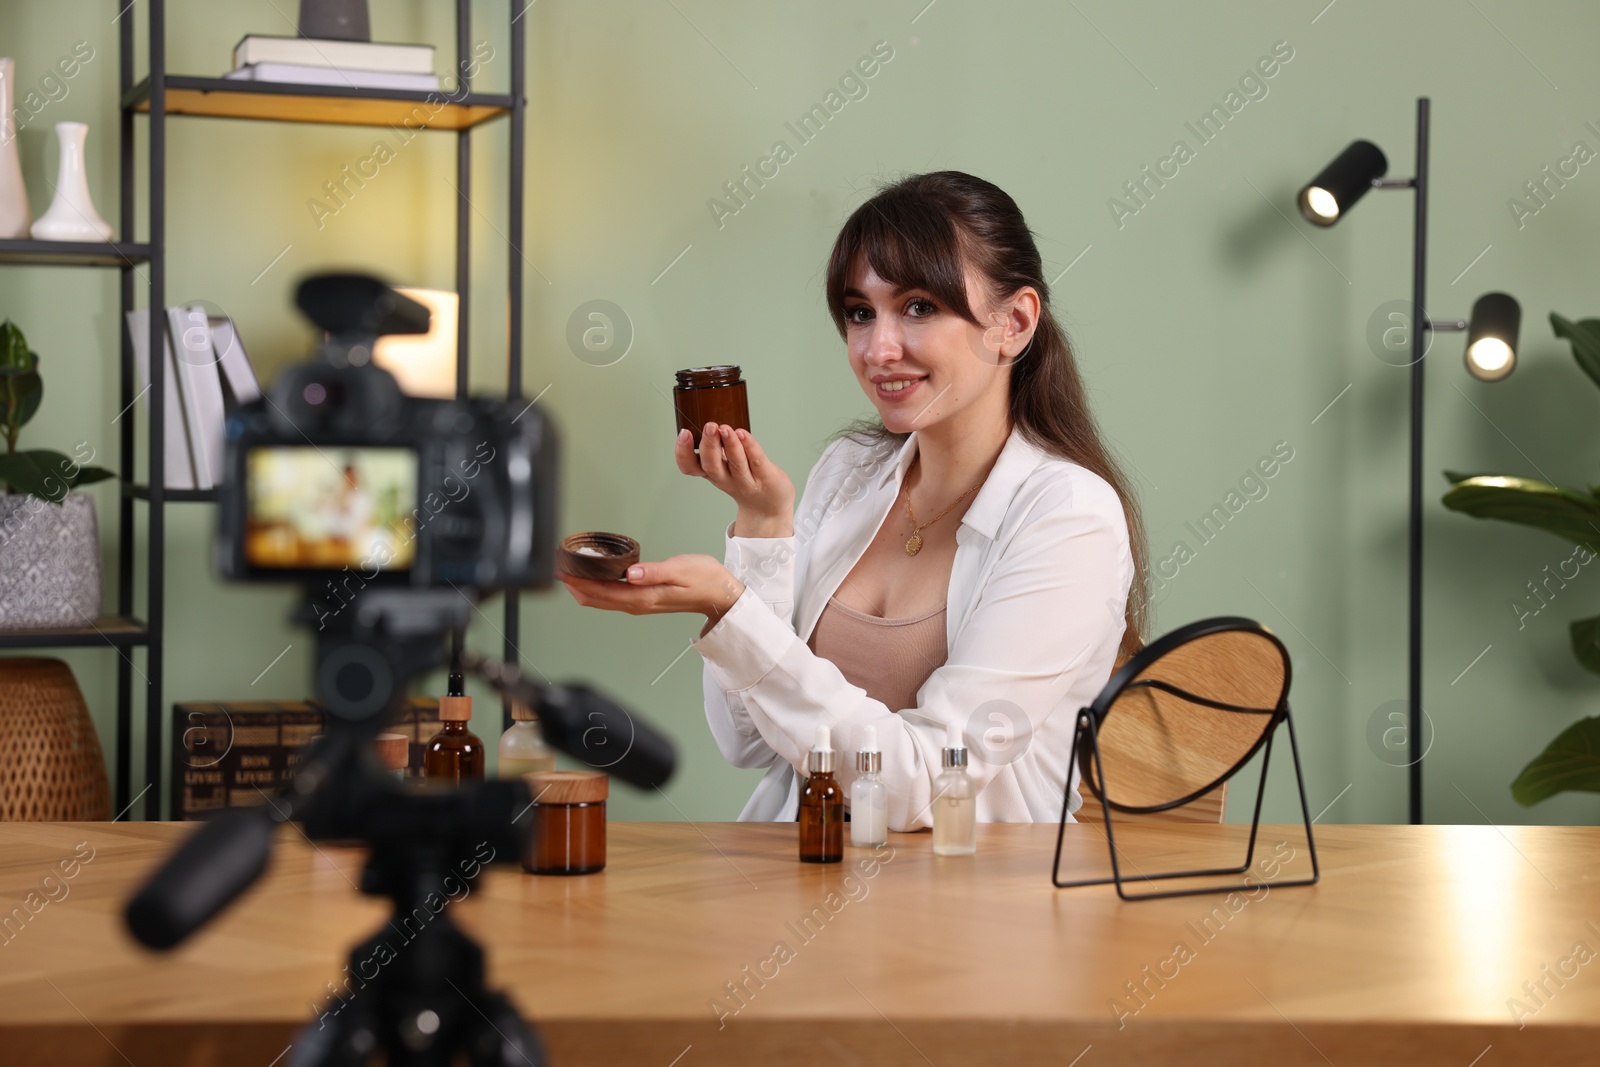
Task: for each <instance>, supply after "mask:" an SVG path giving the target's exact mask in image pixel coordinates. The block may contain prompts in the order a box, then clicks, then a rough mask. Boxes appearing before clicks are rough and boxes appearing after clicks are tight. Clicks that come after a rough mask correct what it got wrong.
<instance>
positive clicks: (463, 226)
mask: <svg viewBox="0 0 1600 1067" xmlns="http://www.w3.org/2000/svg"><path fill="white" fill-rule="evenodd" d="M528 3H529V0H509V4H508V6H509V8H510V22H509V32H510V43H509V44H510V51H511V75H510V92H509V93H506V94H494V93H474V92H472V91H471V82H470V79H468V78H467V76H466V73H465V71H466V68H467V65H468V64H469V61H470V59H471V56H470V54H469V47H470V44H471V36H472V16H471V6H470V0H456V20H455V21H456V65H455V71H456V75H457V78H458V79H459V80H458V83H457V84H458V88H457V90H456V91H453V92H452V93H450V94H449V96H448V97H445V96H443V94H442V93H428V92H409V91H396V90H381V89H351V88H348V87H341V86H312V85H281V84H274V83H269V82H242V81H229V80H227V79H223V78H202V77H190V76H185V75H176V74H169V73H168V72H167V69H166V3H165V0H148V2H147V3H146V4H144V5H140V6H142V7H144V8H145V10H146V12H147V29H148V35H149V36H148V60H149V61H148V67H149V74H148V75H147V76H146V77H145V78H144V79H142V80H140V81H138V82H137V83H136V82H135V81H134V33H135V25H134V24H135V21H136V19H135V16H134V15H133V13H132V11H131V9H129V8H128V7H125V6H124V3H123V0H113V3H112V5H111V6H112V8H113V10H114V11H120V12H121V16H120V17H119V18H117V19H116V20H115V21H116V22H117V24H118V34H119V42H118V45H119V48H118V52H119V67H120V74H119V79H118V85H119V90H120V105H121V106H120V112H121V114H120V121H119V130H118V141H119V181H118V187H119V203H118V207H119V216H118V229H119V231H120V233H121V234H122V237H123V239H122V240H119V241H112V242H108V243H88V242H75V241H33V240H20V239H9V240H0V264H25V265H35V266H68V267H109V268H116V269H117V270H118V271H119V272H120V274H121V311H122V315H121V316H119V318H118V331H117V332H118V336H119V337H120V339H121V359H120V362H119V378H120V391H119V394H118V405H119V407H120V408H121V409H122V410H127V409H128V408H129V407H131V406H132V404H133V403H134V401H135V399H136V397H135V395H134V387H133V383H134V359H133V346H132V341H131V340H130V339H129V337H128V335H127V331H126V329H123V328H122V327H121V323H122V322H123V321H125V316H126V313H127V312H128V311H130V310H132V309H133V307H134V296H135V286H134V283H135V281H136V278H135V274H134V272H135V269H136V268H138V267H139V266H142V265H146V264H148V266H149V273H150V281H149V291H148V298H147V306H149V307H151V308H162V307H164V306H165V301H166V263H167V247H166V123H167V118H168V117H169V116H180V115H181V116H192V117H204V118H222V119H248V120H254V121H269V122H308V123H320V124H335V125H351V126H387V125H390V124H391V123H399V122H405V121H407V120H411V121H412V122H416V120H417V116H418V114H419V110H418V108H419V105H423V104H427V105H428V106H429V108H430V109H432V110H431V112H429V113H424V117H425V119H426V121H424V122H420V123H416V125H414V126H413V128H416V129H429V130H437V131H447V132H453V133H455V135H456V189H457V192H458V195H457V197H456V213H455V221H456V264H455V274H456V292H457V293H458V294H459V299H460V315H459V316H458V326H457V337H456V346H457V347H456V352H457V359H456V392H457V394H458V395H461V396H465V395H466V393H467V390H468V376H469V369H470V363H471V361H470V358H469V353H470V350H469V348H468V340H469V336H470V322H471V215H472V205H471V204H470V202H469V201H468V199H467V197H468V195H469V193H470V190H471V188H472V151H471V148H472V131H473V130H474V128H476V127H477V126H479V125H481V124H483V123H484V122H487V121H490V120H492V119H496V118H500V117H502V116H504V117H505V118H507V119H508V121H509V122H510V123H511V131H510V141H511V149H510V157H511V158H510V173H509V176H508V178H509V181H508V187H507V199H508V201H509V205H508V213H509V218H508V230H509V232H508V242H509V244H510V248H509V249H508V268H507V282H508V284H507V294H506V299H507V301H508V304H509V307H508V310H509V315H508V320H509V322H508V335H507V339H506V340H507V355H506V372H507V373H506V377H507V382H506V389H507V395H508V396H509V397H511V398H513V399H515V398H518V397H520V396H521V395H522V253H521V248H520V245H521V242H522V232H523V197H522V190H523V152H524V145H525V141H524V133H525V124H526V112H527V100H526V98H525V94H524V84H525V80H526V53H525V46H524V41H523V36H522V29H521V27H520V26H519V25H518V23H519V21H520V20H521V17H522V15H523V13H524V11H525V10H526V9H527V6H528ZM462 90H465V92H464V94H463V95H461V96H460V98H459V99H453V98H454V97H456V95H457V94H458V93H461V91H462ZM441 99H449V100H450V102H448V103H445V104H444V106H443V107H439V108H435V107H434V105H435V104H436V103H438V102H439V100H441ZM139 115H144V116H146V126H147V130H146V134H147V136H148V138H149V158H148V168H149V173H148V175H147V176H146V180H147V184H148V189H147V190H146V192H147V195H148V197H149V220H148V226H147V235H146V237H145V240H144V241H142V242H140V241H136V240H134V239H133V230H134V208H135V197H136V194H137V189H136V187H135V179H136V175H135V173H134V170H135V167H134V147H135V143H136V142H135V134H136V128H135V119H136V117H138V116H139ZM165 331H166V316H164V315H159V314H152V315H151V316H150V338H149V344H150V349H149V350H150V351H151V352H152V353H159V352H162V351H164V350H165V349H164V344H165ZM164 369H165V368H164V361H163V360H161V359H159V358H154V359H151V360H150V385H149V394H150V396H149V403H148V410H149V419H148V423H149V425H148V440H147V447H148V448H149V450H150V453H149V464H148V472H149V483H148V484H147V485H140V484H136V483H135V481H134V456H135V451H134V450H135V447H136V441H135V434H134V428H133V419H131V418H129V419H126V420H123V421H121V424H120V437H119V442H118V444H119V452H120V457H121V458H120V466H119V474H120V476H121V479H122V482H121V484H122V493H121V496H120V499H119V500H118V507H117V593H116V603H117V610H116V613H115V614H114V615H105V616H102V617H101V618H100V619H98V620H97V621H96V622H95V624H94V625H92V626H85V627H74V628H71V629H63V630H24V631H11V632H7V633H0V649H11V648H18V649H20V648H64V647H108V648H112V649H115V650H117V652H118V657H117V726H116V767H115V772H116V773H115V778H116V782H115V798H116V799H115V809H116V810H117V811H118V812H120V811H123V810H124V809H126V808H127V807H128V806H129V803H130V794H131V784H132V782H133V746H132V741H133V728H134V725H133V697H134V674H135V667H134V663H133V659H132V652H133V650H134V649H136V648H141V647H142V648H144V649H145V669H144V670H143V671H142V672H139V675H140V679H141V680H142V681H143V682H144V731H145V773H144V777H145V780H146V782H147V783H149V784H148V786H147V787H146V788H147V789H148V790H149V792H148V793H144V794H143V796H144V797H145V800H144V804H143V808H142V812H141V814H142V815H143V817H144V818H145V819H154V818H157V817H160V816H161V815H162V814H164V813H165V812H167V811H168V810H169V809H168V806H167V805H168V804H169V803H170V801H171V799H172V798H165V797H164V796H163V783H165V782H166V781H167V777H166V775H165V774H164V773H163V766H162V765H163V761H164V757H165V756H166V753H167V743H166V739H165V738H164V736H163V734H164V730H163V726H164V723H165V722H166V715H165V713H164V710H163V707H162V682H163V672H162V666H163V659H164V656H165V651H166V649H165V644H164V637H163V629H164V626H163V624H164V620H165V613H166V604H165V598H164V595H163V587H164V580H165V564H166V543H165V515H164V508H165V506H166V505H167V504H169V503H188V502H211V501H215V500H216V497H217V494H216V492H215V490H209V489H190V490H180V489H168V488H165V486H164V482H165V471H164V470H163V466H164V463H163V459H164V452H165V449H164V446H163V442H164V440H165V426H164V422H165V418H166V416H167V413H166V412H164V411H163V410H162V409H163V406H164V405H163V402H162V401H163V399H164V397H165V395H166V393H165V391H164V386H165V383H164V380H163V379H164ZM140 501H142V502H144V504H145V506H146V507H148V509H149V522H148V529H147V532H146V539H145V545H144V551H145V561H146V586H147V589H146V594H145V601H146V602H145V605H144V608H145V610H144V614H143V616H142V617H139V616H136V615H135V614H134V610H135V604H134V589H133V575H134V562H135V558H136V556H135V545H134V519H135V506H136V503H137V502H140ZM518 618H519V616H518V599H517V597H516V596H515V594H508V595H507V597H506V603H505V623H504V637H505V650H504V655H505V658H506V659H507V661H510V662H516V661H517V660H518V659H520V656H519V654H518V651H517V639H518V625H517V623H518Z"/></svg>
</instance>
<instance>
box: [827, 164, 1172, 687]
mask: <svg viewBox="0 0 1600 1067" xmlns="http://www.w3.org/2000/svg"><path fill="white" fill-rule="evenodd" d="M863 254H864V255H865V256H866V261H867V263H868V264H870V265H871V267H872V269H873V270H874V271H876V272H877V273H878V276H879V277H881V278H883V279H884V280H885V281H888V282H890V283H892V284H894V285H896V286H899V287H901V288H905V289H925V290H927V291H928V292H929V293H932V294H933V296H934V297H935V298H936V299H938V300H940V301H942V302H943V304H944V305H945V306H946V307H948V308H950V309H951V310H953V311H955V312H957V313H958V314H960V315H961V317H962V318H964V319H966V320H968V321H969V322H971V323H973V324H974V325H976V326H979V327H984V328H987V327H989V326H991V325H993V324H991V323H984V322H980V321H979V320H978V317H977V316H976V315H975V314H974V313H973V311H972V308H971V307H970V306H969V305H968V303H967V289H966V274H965V271H966V269H967V268H968V267H969V266H970V268H971V269H972V270H973V271H975V272H976V273H977V276H978V277H979V278H981V279H982V281H983V282H984V283H985V284H986V285H987V287H988V290H989V296H990V298H991V300H992V301H993V302H994V303H995V304H999V303H1001V302H1003V301H1005V300H1007V299H1008V298H1010V297H1011V296H1013V295H1015V294H1016V293H1017V292H1018V291H1019V290H1020V289H1021V288H1022V287H1023V286H1026V285H1031V286H1033V288H1034V289H1035V290H1037V291H1038V293H1039V300H1040V305H1041V306H1040V310H1039V322H1038V326H1037V328H1036V329H1035V331H1034V335H1033V340H1032V341H1031V343H1030V346H1029V348H1028V349H1026V350H1025V354H1024V355H1023V357H1022V358H1020V359H1018V360H1016V361H1015V362H1014V363H1013V364H1012V366H1011V386H1010V417H1011V421H1012V424H1013V425H1014V426H1016V427H1018V428H1019V429H1020V430H1021V432H1022V434H1023V436H1024V437H1025V438H1026V439H1027V440H1028V441H1029V442H1031V443H1032V444H1034V445H1035V446H1037V447H1038V448H1041V449H1043V450H1044V451H1046V452H1049V453H1051V454H1053V455H1056V456H1060V457H1062V458H1063V459H1068V460H1071V461H1072V462H1074V463H1077V464H1079V465H1080V466H1083V467H1085V468H1087V469H1088V470H1091V471H1093V472H1094V473H1095V474H1098V475H1099V476H1100V477H1102V478H1104V479H1105V480H1106V481H1107V482H1109V483H1110V484H1111V487H1112V488H1113V489H1115V490H1116V492H1117V496H1118V497H1119V498H1120V499H1121V501H1122V510H1123V515H1124V517H1125V519H1126V521H1127V526H1128V539H1129V542H1130V544H1129V548H1130V550H1131V552H1132V555H1133V582H1132V585H1131V587H1130V588H1129V590H1128V603H1127V609H1126V612H1125V615H1124V620H1125V622H1126V628H1125V630H1124V632H1123V636H1122V646H1121V648H1120V650H1119V652H1118V655H1117V663H1118V664H1119V665H1120V664H1121V663H1123V662H1124V661H1126V659H1127V658H1128V657H1129V656H1131V655H1133V654H1134V653H1135V652H1137V651H1139V650H1140V649H1141V648H1143V647H1144V645H1145V633H1146V627H1147V625H1148V620H1149V586H1148V578H1147V568H1148V556H1149V553H1148V549H1147V544H1146V537H1145V529H1144V520H1143V518H1142V516H1141V514H1140V510H1139V501H1138V499H1137V498H1136V497H1135V496H1134V495H1133V492H1132V490H1131V488H1130V482H1129V480H1128V478H1127V477H1126V476H1125V475H1124V474H1123V472H1122V469H1121V467H1120V466H1119V465H1118V464H1117V462H1116V460H1114V459H1113V458H1112V456H1111V454H1110V452H1109V451H1108V450H1107V448H1106V446H1105V444H1104V443H1103V442H1102V441H1101V439H1100V433H1099V430H1098V428H1097V427H1096V426H1095V421H1094V416H1093V414H1092V413H1091V412H1090V410H1089V400H1088V397H1087V395H1086V394H1085V392H1084V388H1083V379H1082V378H1081V377H1080V376H1079V374H1078V364H1077V360H1076V359H1075V358H1074V357H1073V354H1072V346H1071V345H1070V344H1069V343H1068V341H1067V337H1066V334H1065V332H1064V331H1063V330H1062V329H1061V325H1060V324H1059V323H1058V322H1057V321H1056V319H1055V315H1054V314H1053V313H1052V312H1051V310H1050V286H1049V284H1048V283H1046V281H1045V279H1044V266H1043V264H1042V262H1041V261H1040V258H1039V249H1038V247H1037V246H1036V245H1035V244H1034V239H1033V233H1032V231H1030V230H1029V229H1028V224H1027V223H1026V222H1025V221H1024V220H1023V217H1022V212H1021V211H1020V210H1019V209H1018V208H1017V204H1016V201H1014V200H1012V199H1011V197H1010V196H1008V195H1006V193H1005V192H1004V191H1003V190H1001V189H1000V188H999V187H998V186H995V185H993V184H991V183H990V182H986V181H984V180H983V179H982V178H977V177H974V176H972V175H971V174H965V173H962V172H961V171H958V170H943V171H937V172H934V173H931V174H916V175H912V176H911V177H909V178H905V179H902V180H900V181H898V182H895V183H894V184H892V185H888V186H885V187H883V188H881V189H880V190H879V191H878V193H877V194H876V195H874V196H873V197H872V198H871V199H869V200H868V201H867V202H866V203H864V204H862V205H861V206H860V207H858V208H857V209H856V210H855V212H854V213H853V214H852V215H851V216H850V218H849V220H848V221H846V222H845V224H844V229H842V230H841V231H840V232H839V238H838V240H837V241H835V242H834V246H833V254H832V255H831V256H830V257H829V259H828V277H827V300H828V312H829V314H830V315H832V316H833V322H834V326H835V327H837V328H838V330H839V336H841V337H843V336H844V335H845V328H846V323H845V307H844V290H845V287H846V286H847V285H848V283H849V272H850V268H851V264H853V263H854V262H855V260H856V257H857V256H858V255H863ZM846 435H851V436H857V437H865V438H867V439H869V440H879V441H882V440H893V441H896V442H904V441H905V440H906V438H907V437H909V436H910V435H909V434H896V433H891V432H890V431H889V430H888V428H887V427H885V426H884V425H883V422H882V420H881V419H868V420H858V421H857V422H853V423H851V424H850V425H849V426H846V427H845V428H844V429H843V430H841V431H839V432H838V433H836V434H834V435H833V437H834V438H838V437H842V436H846ZM830 440H831V439H830Z"/></svg>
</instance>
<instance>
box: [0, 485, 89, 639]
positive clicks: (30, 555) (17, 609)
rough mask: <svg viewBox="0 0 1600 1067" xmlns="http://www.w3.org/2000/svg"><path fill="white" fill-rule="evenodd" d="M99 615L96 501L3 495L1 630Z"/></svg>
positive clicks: (79, 496)
mask: <svg viewBox="0 0 1600 1067" xmlns="http://www.w3.org/2000/svg"><path fill="white" fill-rule="evenodd" d="M99 617H100V535H99V532H98V529H97V527H96V524H95V518H94V501H93V500H92V499H90V498H89V497H88V496H86V495H84V494H83V493H69V494H67V498H66V500H65V501H63V502H62V503H60V504H51V503H49V502H47V501H44V500H40V499H39V498H38V497H32V496H25V495H23V494H21V493H14V494H5V495H0V630H26V629H34V628H55V627H64V626H90V625H93V624H94V622H95V620H96V619H98V618H99Z"/></svg>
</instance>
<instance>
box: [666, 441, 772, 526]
mask: <svg viewBox="0 0 1600 1067" xmlns="http://www.w3.org/2000/svg"><path fill="white" fill-rule="evenodd" d="M673 454H674V456H676V458H677V460H678V469H679V470H680V471H682V472H683V473H685V474H688V475H691V476H693V477H696V478H704V479H706V480H707V481H709V482H710V483H711V484H712V485H714V486H716V487H717V488H718V489H721V490H722V491H723V492H724V493H727V494H728V495H729V496H731V497H733V499H734V502H735V503H736V504H738V505H739V525H740V526H745V525H761V526H766V525H773V526H789V525H791V524H792V522H793V519H794V483H793V482H791V481H790V480H789V476H788V475H787V474H785V473H784V472H783V468H781V467H779V466H778V465H777V464H776V463H774V462H772V460H770V459H768V458H767V454H766V453H765V452H763V451H762V450H761V446H760V445H759V444H757V443H756V439H755V438H754V437H752V436H750V431H748V430H735V429H734V428H733V427H731V426H727V425H725V424H719V423H713V422H708V423H706V424H705V426H703V427H702V428H701V437H700V454H699V455H698V456H697V455H695V451H694V436H693V435H692V434H691V433H690V432H689V431H688V430H683V431H681V432H679V434H678V440H677V443H676V444H674V445H673ZM753 536H758V537H759V536H776V535H775V534H770V533H756V534H753Z"/></svg>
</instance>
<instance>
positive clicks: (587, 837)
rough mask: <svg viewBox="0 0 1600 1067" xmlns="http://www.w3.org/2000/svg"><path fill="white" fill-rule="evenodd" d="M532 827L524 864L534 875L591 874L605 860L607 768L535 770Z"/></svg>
mask: <svg viewBox="0 0 1600 1067" xmlns="http://www.w3.org/2000/svg"><path fill="white" fill-rule="evenodd" d="M522 779H523V781H525V782H527V783H528V790H529V792H530V793H531V794H532V796H533V805H532V809H531V818H532V819H533V827H532V829H531V831H530V835H529V840H528V854H527V855H526V856H524V857H523V858H522V869H523V870H525V871H527V872H529V873H530V874H591V873H593V872H594V871H598V870H600V869H601V868H603V867H604V866H605V865H606V796H607V794H608V793H609V792H610V789H609V786H610V779H609V778H607V777H606V775H605V773H604V772H603V771H587V770H578V771H531V772H529V773H528V774H525V775H523V776H522Z"/></svg>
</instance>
